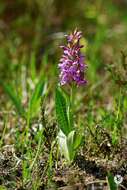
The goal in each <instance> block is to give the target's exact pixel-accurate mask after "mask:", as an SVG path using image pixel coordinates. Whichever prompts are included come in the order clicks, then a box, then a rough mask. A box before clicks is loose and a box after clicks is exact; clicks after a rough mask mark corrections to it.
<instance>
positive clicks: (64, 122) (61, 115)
mask: <svg viewBox="0 0 127 190" xmlns="http://www.w3.org/2000/svg"><path fill="white" fill-rule="evenodd" d="M55 108H56V118H57V121H58V126H59V128H60V129H61V130H62V132H63V133H64V134H65V135H68V134H69V132H70V131H71V130H72V126H69V122H68V116H67V103H66V99H65V97H64V95H63V92H62V90H61V89H60V88H56V94H55Z"/></svg>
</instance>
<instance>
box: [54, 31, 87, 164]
mask: <svg viewBox="0 0 127 190" xmlns="http://www.w3.org/2000/svg"><path fill="white" fill-rule="evenodd" d="M81 37H82V32H80V31H78V30H77V29H76V30H74V32H73V33H71V34H70V35H67V36H66V39H67V45H66V46H61V48H62V49H63V55H62V57H61V59H60V63H59V64H58V68H59V70H60V74H59V86H58V87H57V89H56V96H55V105H56V117H57V122H58V127H59V132H58V136H57V139H58V144H59V147H60V152H61V154H62V155H64V157H65V159H66V160H67V161H68V162H69V163H71V162H72V161H73V160H74V158H75V155H76V152H77V149H78V147H79V145H80V144H81V141H82V132H79V133H78V130H77V128H76V127H75V123H74V117H73V116H74V112H73V110H74V109H73V108H74V100H75V98H76V97H74V95H75V92H74V90H75V89H76V88H79V87H80V86H84V85H85V84H86V83H87V81H86V80H85V78H84V72H85V69H86V64H84V59H85V57H84V55H82V53H81V48H82V47H83V45H80V39H81ZM67 89H69V92H70V93H69V94H68V93H67Z"/></svg>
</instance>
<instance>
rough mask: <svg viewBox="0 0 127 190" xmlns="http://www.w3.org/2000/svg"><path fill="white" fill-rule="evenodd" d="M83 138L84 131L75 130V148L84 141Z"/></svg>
mask: <svg viewBox="0 0 127 190" xmlns="http://www.w3.org/2000/svg"><path fill="white" fill-rule="evenodd" d="M82 138H83V135H82V133H80V132H75V134H74V149H75V150H76V149H77V148H78V147H79V146H80V144H81V142H82Z"/></svg>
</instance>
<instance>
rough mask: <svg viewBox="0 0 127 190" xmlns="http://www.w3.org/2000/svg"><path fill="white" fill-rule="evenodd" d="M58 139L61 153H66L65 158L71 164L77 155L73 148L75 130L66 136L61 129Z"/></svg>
mask: <svg viewBox="0 0 127 190" xmlns="http://www.w3.org/2000/svg"><path fill="white" fill-rule="evenodd" d="M57 139H58V144H59V147H60V152H61V154H62V155H64V157H65V159H66V160H67V162H68V163H69V164H70V163H71V162H72V161H73V160H74V156H75V151H74V149H73V140H74V131H71V132H70V133H69V134H68V136H66V135H65V134H64V133H63V132H62V130H60V131H59V133H58V136H57Z"/></svg>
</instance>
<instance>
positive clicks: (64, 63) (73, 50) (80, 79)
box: [58, 29, 86, 86]
mask: <svg viewBox="0 0 127 190" xmlns="http://www.w3.org/2000/svg"><path fill="white" fill-rule="evenodd" d="M66 37H67V46H61V48H62V49H63V55H62V57H61V59H60V63H59V64H58V67H59V69H60V75H59V78H60V85H65V84H71V83H73V82H74V83H75V84H76V85H78V86H79V85H84V84H86V80H85V79H84V71H85V68H86V65H85V64H84V56H83V55H82V54H81V48H82V47H83V46H82V45H80V43H79V41H80V38H81V37H82V33H81V32H80V31H77V29H76V30H75V31H74V32H73V33H72V34H70V35H68V36H66Z"/></svg>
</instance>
